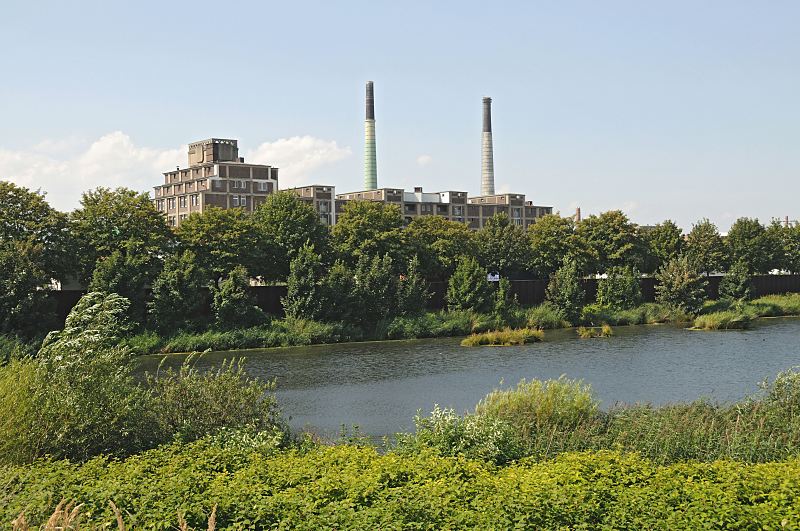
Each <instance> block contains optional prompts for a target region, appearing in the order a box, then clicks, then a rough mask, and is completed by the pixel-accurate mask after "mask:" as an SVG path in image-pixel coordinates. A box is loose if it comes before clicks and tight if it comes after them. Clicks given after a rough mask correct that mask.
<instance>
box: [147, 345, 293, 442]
mask: <svg viewBox="0 0 800 531" xmlns="http://www.w3.org/2000/svg"><path fill="white" fill-rule="evenodd" d="M165 359H166V358H165ZM193 361H194V359H193V357H192V356H190V357H189V358H187V360H186V361H185V362H184V363H183V364H182V365H181V367H180V369H178V370H174V369H172V368H169V369H167V370H161V368H159V371H158V372H157V373H156V374H155V375H148V376H147V384H148V387H149V389H150V392H151V394H152V401H151V406H150V407H151V412H152V413H153V414H154V416H155V420H156V422H157V423H158V426H159V429H160V431H161V432H162V433H163V434H164V435H163V437H162V439H165V440H169V439H170V438H175V439H179V440H182V441H192V440H196V439H199V438H200V437H203V436H205V435H208V434H212V433H217V432H219V431H220V430H222V429H223V428H224V429H227V430H231V429H234V430H239V429H245V428H246V429H249V430H252V431H255V432H263V431H268V430H276V431H283V430H278V429H277V428H278V426H279V425H280V412H279V411H278V407H277V403H276V401H275V396H274V395H273V394H272V393H271V391H273V390H274V388H275V382H274V381H271V382H260V381H258V380H255V379H253V378H250V377H248V376H247V373H245V371H244V363H243V360H242V359H241V358H239V359H236V360H231V361H223V362H222V364H221V365H220V366H219V367H218V368H216V369H211V370H209V371H205V372H201V371H199V370H197V369H196V368H195V367H194V365H193Z"/></svg>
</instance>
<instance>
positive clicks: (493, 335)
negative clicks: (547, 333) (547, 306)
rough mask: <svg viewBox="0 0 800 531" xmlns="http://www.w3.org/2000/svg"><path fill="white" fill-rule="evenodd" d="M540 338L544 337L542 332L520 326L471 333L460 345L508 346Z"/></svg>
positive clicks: (532, 341)
mask: <svg viewBox="0 0 800 531" xmlns="http://www.w3.org/2000/svg"><path fill="white" fill-rule="evenodd" d="M542 339H544V332H543V331H542V330H539V329H536V328H521V329H516V330H512V329H510V328H506V329H505V330H497V331H492V332H483V333H480V334H472V335H471V336H469V337H467V338H465V339H464V340H463V341H461V346H462V347H478V346H482V345H493V346H506V347H508V346H512V345H525V344H527V343H536V342H538V341H541V340H542Z"/></svg>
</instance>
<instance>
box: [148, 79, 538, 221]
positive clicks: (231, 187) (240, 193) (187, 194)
mask: <svg viewBox="0 0 800 531" xmlns="http://www.w3.org/2000/svg"><path fill="white" fill-rule="evenodd" d="M491 105H492V99H491V98H483V129H482V132H481V134H482V136H481V195H479V196H476V197H468V193H467V192H465V191H455V190H448V191H442V192H433V193H431V192H423V189H422V187H416V188H414V190H413V191H406V190H404V189H402V188H379V187H378V164H377V144H376V137H375V88H374V84H373V82H372V81H368V82H367V85H366V116H365V120H364V190H362V191H357V192H347V193H342V194H336V188H335V187H334V186H332V185H320V184H313V185H307V186H300V187H296V188H289V189H287V190H288V191H290V192H292V193H294V194H296V195H297V196H298V197H299V198H300V199H302V200H304V201H307V202H308V203H309V204H311V205H312V206H313V207H314V209H315V210H316V211H317V213H318V215H319V219H320V221H321V222H322V223H323V224H324V225H328V226H332V225H335V224H336V220H337V215H338V214H340V213H341V212H342V210H343V208H344V205H345V204H346V203H347V202H348V201H377V202H381V203H386V204H393V205H397V207H398V208H399V209H400V212H401V213H402V215H403V218H404V219H405V221H406V223H410V222H411V221H412V220H413V219H414V218H417V217H419V216H441V217H443V218H446V219H448V220H450V221H455V222H458V223H464V224H466V225H467V226H468V227H469V228H470V229H474V230H477V229H480V228H481V227H483V226H484V225H485V224H486V221H487V220H489V219H490V218H491V217H492V216H494V215H495V214H499V213H504V214H506V215H508V217H509V218H510V219H511V221H512V222H513V223H515V224H516V225H519V226H521V227H523V228H527V227H529V226H530V225H531V224H533V223H535V222H536V219H538V218H540V217H542V216H544V215H546V214H552V213H553V207H549V206H537V205H534V204H533V202H531V201H526V199H525V195H523V194H515V193H502V194H496V193H495V186H494V153H493V151H494V147H493V143H492V108H491ZM276 190H278V168H275V167H272V166H267V165H261V164H245V162H244V159H243V158H241V157H239V148H238V142H237V141H236V140H229V139H219V138H211V139H208V140H202V141H200V142H194V143H192V144H190V145H189V167H188V168H185V169H180V168H178V169H176V170H173V171H168V172H165V173H164V184H162V185H159V186H156V187H155V197H154V203H155V205H156V209H158V211H159V212H163V213H164V215H165V216H166V217H167V221H168V223H169V225H170V226H173V227H175V226H178V225H180V223H181V221H183V220H184V219H186V217H187V216H188V215H189V214H191V213H193V212H203V211H204V209H206V208H208V207H212V206H213V207H219V208H242V209H244V210H245V211H247V212H252V211H254V210H255V209H256V207H258V205H259V204H261V203H263V202H264V201H266V198H267V196H268V195H269V194H271V193H273V192H274V191H276Z"/></svg>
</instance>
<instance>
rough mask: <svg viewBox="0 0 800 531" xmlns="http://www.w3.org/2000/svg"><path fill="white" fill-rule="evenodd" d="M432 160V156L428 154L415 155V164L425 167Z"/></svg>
mask: <svg viewBox="0 0 800 531" xmlns="http://www.w3.org/2000/svg"><path fill="white" fill-rule="evenodd" d="M432 160H433V157H431V156H430V155H420V156H419V157H417V164H419V165H420V166H423V167H425V166H427V165H428V164H430V163H431V161H432Z"/></svg>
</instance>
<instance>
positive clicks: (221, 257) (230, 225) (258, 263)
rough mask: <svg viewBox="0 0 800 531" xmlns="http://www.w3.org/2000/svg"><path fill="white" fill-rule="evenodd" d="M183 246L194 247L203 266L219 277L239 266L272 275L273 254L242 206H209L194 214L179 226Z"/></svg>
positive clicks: (259, 273)
mask: <svg viewBox="0 0 800 531" xmlns="http://www.w3.org/2000/svg"><path fill="white" fill-rule="evenodd" d="M177 234H178V237H179V238H180V240H181V243H182V244H183V246H184V247H185V248H186V249H188V250H190V251H192V252H193V253H194V254H195V256H196V257H197V260H198V265H199V266H200V268H201V269H203V270H205V271H209V272H211V273H212V275H213V277H214V279H218V278H219V277H221V276H222V275H225V274H226V273H227V272H229V271H232V270H233V269H235V268H236V267H237V266H243V267H244V268H245V269H246V270H247V271H248V272H250V273H251V274H253V275H255V276H258V275H265V276H270V275H271V273H270V272H271V268H270V264H271V263H272V262H271V260H270V258H271V257H270V255H269V253H268V250H267V249H266V248H265V247H264V245H263V243H264V241H263V239H262V238H260V237H259V234H258V231H256V229H255V226H254V225H253V220H252V218H251V216H250V215H249V214H247V213H246V212H245V211H244V210H242V209H240V208H231V209H227V210H223V209H221V208H209V209H208V210H206V211H204V212H203V213H202V214H199V213H195V214H191V215H190V216H189V217H188V218H186V219H185V220H183V222H182V223H181V224H180V225H179V226H178V229H177Z"/></svg>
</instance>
